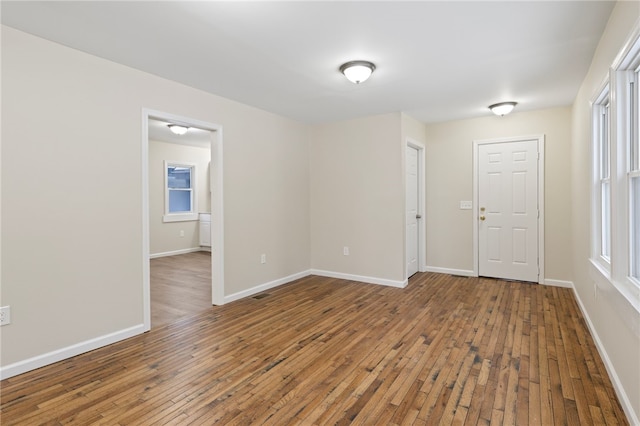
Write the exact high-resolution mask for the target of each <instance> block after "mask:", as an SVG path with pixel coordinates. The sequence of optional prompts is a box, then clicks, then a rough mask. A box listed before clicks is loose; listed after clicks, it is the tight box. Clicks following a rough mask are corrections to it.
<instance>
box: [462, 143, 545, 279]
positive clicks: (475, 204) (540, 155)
mask: <svg viewBox="0 0 640 426" xmlns="http://www.w3.org/2000/svg"><path fill="white" fill-rule="evenodd" d="M523 140H536V141H538V212H539V215H538V270H539V274H538V283H540V284H543V283H544V141H545V136H544V135H533V136H518V137H507V138H499V139H482V140H474V141H473V274H474V276H476V277H477V276H479V274H480V267H479V261H480V260H479V256H478V244H479V242H478V232H479V230H478V216H479V212H478V148H479V146H480V145H487V144H493V143H505V142H518V141H523Z"/></svg>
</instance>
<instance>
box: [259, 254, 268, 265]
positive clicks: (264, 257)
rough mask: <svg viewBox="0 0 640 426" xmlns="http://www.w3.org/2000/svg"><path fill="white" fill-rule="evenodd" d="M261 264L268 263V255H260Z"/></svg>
mask: <svg viewBox="0 0 640 426" xmlns="http://www.w3.org/2000/svg"><path fill="white" fill-rule="evenodd" d="M260 263H267V255H266V254H261V255H260Z"/></svg>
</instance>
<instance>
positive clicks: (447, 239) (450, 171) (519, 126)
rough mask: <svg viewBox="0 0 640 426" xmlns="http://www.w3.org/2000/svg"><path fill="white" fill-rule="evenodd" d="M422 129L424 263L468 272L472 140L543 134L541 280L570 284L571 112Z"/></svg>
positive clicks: (470, 263) (535, 113)
mask: <svg viewBox="0 0 640 426" xmlns="http://www.w3.org/2000/svg"><path fill="white" fill-rule="evenodd" d="M426 130H427V136H426V137H427V160H426V163H427V166H426V181H427V195H426V199H427V207H426V210H427V265H428V266H429V267H432V268H444V269H451V270H458V271H467V272H469V271H472V270H473V220H474V217H475V213H474V212H476V210H460V201H464V200H466V201H471V200H472V199H473V141H474V140H476V139H497V138H503V137H511V136H527V135H538V134H544V135H545V139H546V142H545V218H544V219H545V231H544V236H545V278H546V279H551V280H557V281H571V279H572V271H571V257H570V253H571V214H570V212H571V201H570V199H571V185H570V179H569V177H570V176H571V161H570V158H571V157H570V147H571V109H570V108H569V107H565V108H553V109H546V110H539V111H531V112H519V113H518V112H515V113H512V114H510V115H508V116H505V117H498V116H494V115H491V116H489V115H488V116H487V117H482V118H475V119H469V120H457V121H451V122H446V123H439V124H431V125H427V126H426Z"/></svg>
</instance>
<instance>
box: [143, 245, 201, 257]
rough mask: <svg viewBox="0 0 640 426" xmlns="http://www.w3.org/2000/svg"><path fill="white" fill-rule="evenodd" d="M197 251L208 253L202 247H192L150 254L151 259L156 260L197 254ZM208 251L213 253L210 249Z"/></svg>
mask: <svg viewBox="0 0 640 426" xmlns="http://www.w3.org/2000/svg"><path fill="white" fill-rule="evenodd" d="M197 251H206V250H204V249H203V248H202V247H192V248H186V249H181V250H174V251H165V252H163V253H153V254H150V255H149V259H155V258H156V257H167V256H176V255H178V254H187V253H195V252H197ZM208 251H211V249H209V250H208Z"/></svg>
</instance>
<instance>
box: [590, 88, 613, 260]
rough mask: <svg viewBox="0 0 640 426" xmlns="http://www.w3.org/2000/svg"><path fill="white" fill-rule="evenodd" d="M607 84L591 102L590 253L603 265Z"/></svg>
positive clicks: (607, 210) (607, 238) (607, 218)
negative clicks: (592, 225)
mask: <svg viewBox="0 0 640 426" xmlns="http://www.w3.org/2000/svg"><path fill="white" fill-rule="evenodd" d="M610 141H611V139H610V104H609V85H606V86H605V88H604V89H603V90H602V91H601V93H600V94H599V95H598V97H597V99H596V101H595V102H594V104H593V153H594V171H595V173H594V174H595V176H594V177H595V179H594V197H593V198H594V201H595V203H594V204H595V205H594V221H595V231H596V232H595V234H596V235H595V239H594V244H593V245H594V248H593V252H594V253H593V257H594V258H595V259H597V261H598V262H599V263H600V265H601V266H603V267H604V268H605V269H607V270H608V269H609V268H610V264H611V143H610Z"/></svg>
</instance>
